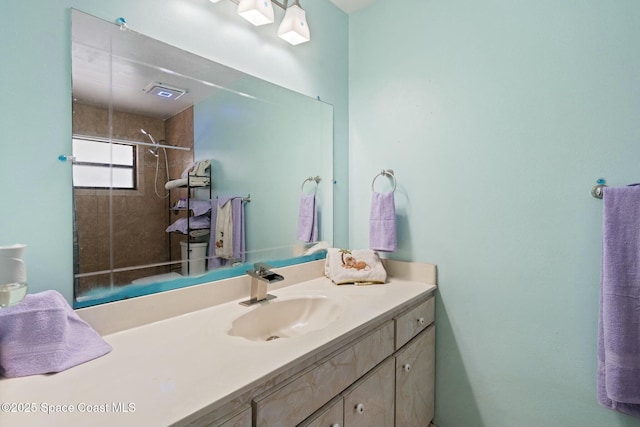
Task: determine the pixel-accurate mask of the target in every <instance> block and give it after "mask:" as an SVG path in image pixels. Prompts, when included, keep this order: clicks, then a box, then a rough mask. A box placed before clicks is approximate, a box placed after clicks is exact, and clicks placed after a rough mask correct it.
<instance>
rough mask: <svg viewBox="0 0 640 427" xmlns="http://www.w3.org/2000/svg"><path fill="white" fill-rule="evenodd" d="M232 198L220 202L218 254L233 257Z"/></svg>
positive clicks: (217, 226) (222, 256)
mask: <svg viewBox="0 0 640 427" xmlns="http://www.w3.org/2000/svg"><path fill="white" fill-rule="evenodd" d="M231 206H232V204H231V199H221V200H220V201H219V202H218V209H217V215H216V256H217V257H220V258H233V217H232V214H233V211H232V207H231Z"/></svg>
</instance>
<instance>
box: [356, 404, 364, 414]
mask: <svg viewBox="0 0 640 427" xmlns="http://www.w3.org/2000/svg"><path fill="white" fill-rule="evenodd" d="M356 412H357V413H359V414H364V405H363V404H362V403H358V404H357V405H356Z"/></svg>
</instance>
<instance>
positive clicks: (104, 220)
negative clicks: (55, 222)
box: [72, 10, 333, 308]
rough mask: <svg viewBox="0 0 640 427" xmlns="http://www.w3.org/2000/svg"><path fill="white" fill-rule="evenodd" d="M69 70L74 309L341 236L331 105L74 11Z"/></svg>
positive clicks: (286, 258)
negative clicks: (309, 232) (336, 229)
mask: <svg viewBox="0 0 640 427" xmlns="http://www.w3.org/2000/svg"><path fill="white" fill-rule="evenodd" d="M72 70H73V76H72V77H73V135H74V140H73V147H74V152H73V155H74V157H75V160H74V164H73V169H74V170H73V185H74V217H75V218H74V273H75V274H74V278H75V283H74V294H75V301H74V304H75V307H76V308H79V307H86V306H90V305H94V304H99V303H103V302H108V301H114V300H118V299H123V298H130V297H134V296H139V295H145V294H148V293H152V292H159V291H164V290H169V289H175V288H178V287H183V286H189V285H193V284H197V283H204V282H208V281H211V280H217V279H221V278H226V277H231V276H235V275H239V274H244V273H245V270H246V269H247V268H248V267H247V265H248V264H252V263H255V262H258V261H264V262H268V263H270V264H271V265H273V266H275V267H277V266H283V265H289V264H292V263H298V262H305V261H309V260H312V259H317V258H319V257H321V256H322V255H323V254H322V252H315V253H314V252H313V249H311V251H309V249H310V248H313V246H314V245H313V244H314V243H315V242H317V241H326V242H328V243H329V244H331V242H332V240H333V208H332V206H333V204H332V199H333V189H332V174H333V166H332V157H333V153H332V150H333V108H332V107H331V106H330V105H327V104H325V103H323V102H320V101H318V100H315V99H312V98H309V97H306V96H304V95H301V94H298V93H295V92H292V91H290V90H287V89H284V88H282V87H278V86H275V85H273V84H270V83H267V82H265V81H262V80H260V79H257V78H254V77H251V76H248V75H246V74H243V73H241V72H238V71H236V70H233V69H230V68H228V67H225V66H222V65H220V64H217V63H215V62H212V61H209V60H207V59H204V58H201V57H198V56H196V55H193V54H191V53H188V52H186V51H183V50H180V49H178V48H175V47H172V46H169V45H167V44H164V43H161V42H159V41H157V40H154V39H151V38H149V37H147V36H144V35H142V34H139V33H136V32H134V31H131V30H126V31H123V30H121V29H120V28H119V27H118V26H116V25H114V24H112V23H109V22H106V21H103V20H101V19H98V18H95V17H92V16H89V15H87V14H84V13H82V12H79V11H76V10H73V11H72ZM315 176H318V177H320V182H319V184H318V185H317V186H314V185H302V184H303V183H304V182H305V180H307V179H308V178H310V177H315ZM312 194H315V204H316V206H315V212H316V213H317V218H315V219H314V216H313V214H312V215H306V214H308V213H309V212H311V211H306V210H305V209H303V208H301V201H302V200H303V199H308V198H309V196H310V195H312ZM226 201H228V203H225V202H226ZM305 206H306V205H305ZM309 221H311V222H312V223H313V225H314V227H317V237H316V235H314V236H313V238H312V237H311V236H309V238H302V239H301V240H298V235H299V225H300V224H302V225H304V226H309ZM312 228H313V227H312Z"/></svg>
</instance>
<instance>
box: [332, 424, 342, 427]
mask: <svg viewBox="0 0 640 427" xmlns="http://www.w3.org/2000/svg"><path fill="white" fill-rule="evenodd" d="M331 427H340V424H331Z"/></svg>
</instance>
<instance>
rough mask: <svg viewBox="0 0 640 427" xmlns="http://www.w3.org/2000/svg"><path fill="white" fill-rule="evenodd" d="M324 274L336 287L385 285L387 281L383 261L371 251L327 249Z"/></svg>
mask: <svg viewBox="0 0 640 427" xmlns="http://www.w3.org/2000/svg"><path fill="white" fill-rule="evenodd" d="M324 274H325V276H327V277H328V278H329V279H331V280H332V281H333V282H334V283H335V284H336V285H346V284H356V285H372V284H383V283H385V281H386V280H387V271H386V270H385V269H384V266H383V265H382V261H380V258H379V257H378V254H377V253H376V252H374V251H372V250H370V249H356V250H348V249H337V248H329V249H327V258H326V261H325V264H324Z"/></svg>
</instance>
